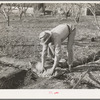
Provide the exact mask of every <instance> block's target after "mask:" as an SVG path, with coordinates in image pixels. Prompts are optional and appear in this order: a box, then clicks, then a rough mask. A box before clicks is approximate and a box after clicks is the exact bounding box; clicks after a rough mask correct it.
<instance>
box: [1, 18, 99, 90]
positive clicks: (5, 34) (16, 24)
mask: <svg viewBox="0 0 100 100" xmlns="http://www.w3.org/2000/svg"><path fill="white" fill-rule="evenodd" d="M10 20H11V21H10V26H7V23H6V22H5V20H4V19H3V18H2V17H1V18H0V57H3V56H6V57H11V58H16V59H19V60H23V61H30V62H32V63H33V66H34V63H36V62H38V61H40V57H41V53H40V52H41V50H42V48H41V45H40V43H39V38H38V35H39V33H40V32H42V31H44V30H48V29H52V28H53V27H55V26H56V25H58V24H61V23H71V24H73V23H74V21H73V19H72V18H68V19H63V20H58V19H56V18H53V17H50V16H45V17H41V18H39V17H38V18H32V17H26V18H23V20H22V21H20V20H19V18H18V17H17V16H12V17H11V19H10ZM93 37H94V38H95V39H94V41H91V38H93ZM66 44H67V41H64V42H63V43H62V58H64V59H67V56H66V51H67V48H66ZM73 50H74V68H73V69H75V70H73V71H72V72H71V73H69V72H66V73H63V72H64V71H63V69H65V68H66V67H65V66H61V67H60V68H58V72H59V73H63V74H61V75H59V76H58V77H54V78H51V79H48V78H38V79H36V80H34V79H32V80H31V81H30V83H29V84H28V85H26V86H21V87H18V88H23V89H26V88H29V89H71V88H74V86H75V84H76V83H77V82H78V81H79V80H80V77H82V76H81V75H83V74H84V73H85V71H86V70H87V68H88V67H91V68H92V69H91V70H90V71H89V72H88V73H86V75H83V76H84V77H83V79H82V80H81V81H80V82H79V84H78V86H77V87H75V88H78V89H85V88H87V89H95V88H100V74H99V71H100V70H99V68H98V66H100V64H99V61H98V62H95V61H97V60H99V57H100V32H99V30H97V28H96V25H95V22H94V19H93V17H91V16H87V17H82V18H81V20H80V23H79V24H78V25H77V34H76V37H75V43H74V47H73ZM89 62H92V63H93V64H90V65H89V64H88V65H87V63H89ZM84 64H85V66H83V65H84ZM79 65H80V66H79ZM97 65H98V66H97ZM77 66H78V67H79V68H76V67H77ZM91 77H92V78H91ZM94 79H95V80H94Z"/></svg>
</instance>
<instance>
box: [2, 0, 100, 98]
mask: <svg viewBox="0 0 100 100" xmlns="http://www.w3.org/2000/svg"><path fill="white" fill-rule="evenodd" d="M0 2H2V3H11V2H14V3H18V2H19V3H27V2H28V3H41V2H42V3H88V2H89V3H90V2H91V3H95V2H96V3H100V1H99V0H95V1H94V0H88V1H85V0H74V1H73V0H67V1H66V0H62V1H61V0H51V1H50V0H28V1H27V0H26V1H25V0H21V1H20V0H7V1H6V0H4V1H3V0H0ZM0 99H5V100H6V99H7V100H8V99H14V100H17V99H37V100H40V99H48V100H51V99H66V100H69V99H70V100H75V99H77V100H78V99H79V100H86V99H91V100H95V99H100V90H99V89H74V90H72V89H9V90H8V89H1V90H0Z"/></svg>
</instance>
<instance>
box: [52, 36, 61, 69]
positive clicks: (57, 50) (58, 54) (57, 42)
mask: <svg viewBox="0 0 100 100" xmlns="http://www.w3.org/2000/svg"><path fill="white" fill-rule="evenodd" d="M54 45H55V58H54V64H53V67H52V68H53V70H55V68H56V66H57V65H58V62H59V60H60V58H61V39H60V38H59V37H58V38H56V39H55V40H54Z"/></svg>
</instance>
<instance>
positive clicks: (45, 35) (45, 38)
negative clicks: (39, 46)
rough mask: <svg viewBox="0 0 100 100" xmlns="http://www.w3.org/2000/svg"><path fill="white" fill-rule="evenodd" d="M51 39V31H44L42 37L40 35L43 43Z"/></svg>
mask: <svg viewBox="0 0 100 100" xmlns="http://www.w3.org/2000/svg"><path fill="white" fill-rule="evenodd" d="M50 37H51V31H48V30H47V31H44V32H41V33H40V35H39V39H42V40H43V42H42V43H46V42H47V41H48V40H49V39H50Z"/></svg>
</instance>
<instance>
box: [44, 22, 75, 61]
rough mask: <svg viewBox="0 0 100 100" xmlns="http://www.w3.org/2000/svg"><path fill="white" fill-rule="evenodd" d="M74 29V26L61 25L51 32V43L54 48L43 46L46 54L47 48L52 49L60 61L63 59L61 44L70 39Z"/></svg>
mask: <svg viewBox="0 0 100 100" xmlns="http://www.w3.org/2000/svg"><path fill="white" fill-rule="evenodd" d="M73 29H74V26H72V25H67V24H60V25H58V26H56V27H55V28H53V29H52V30H51V34H52V35H51V41H50V43H51V44H52V45H54V48H52V45H48V46H45V45H46V44H43V45H44V46H43V50H44V53H45V54H46V53H47V47H50V46H51V47H50V48H52V49H53V53H54V56H56V57H57V58H58V59H59V60H60V58H61V43H62V42H63V41H64V40H65V39H66V38H67V37H68V35H69V34H71V30H73Z"/></svg>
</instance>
